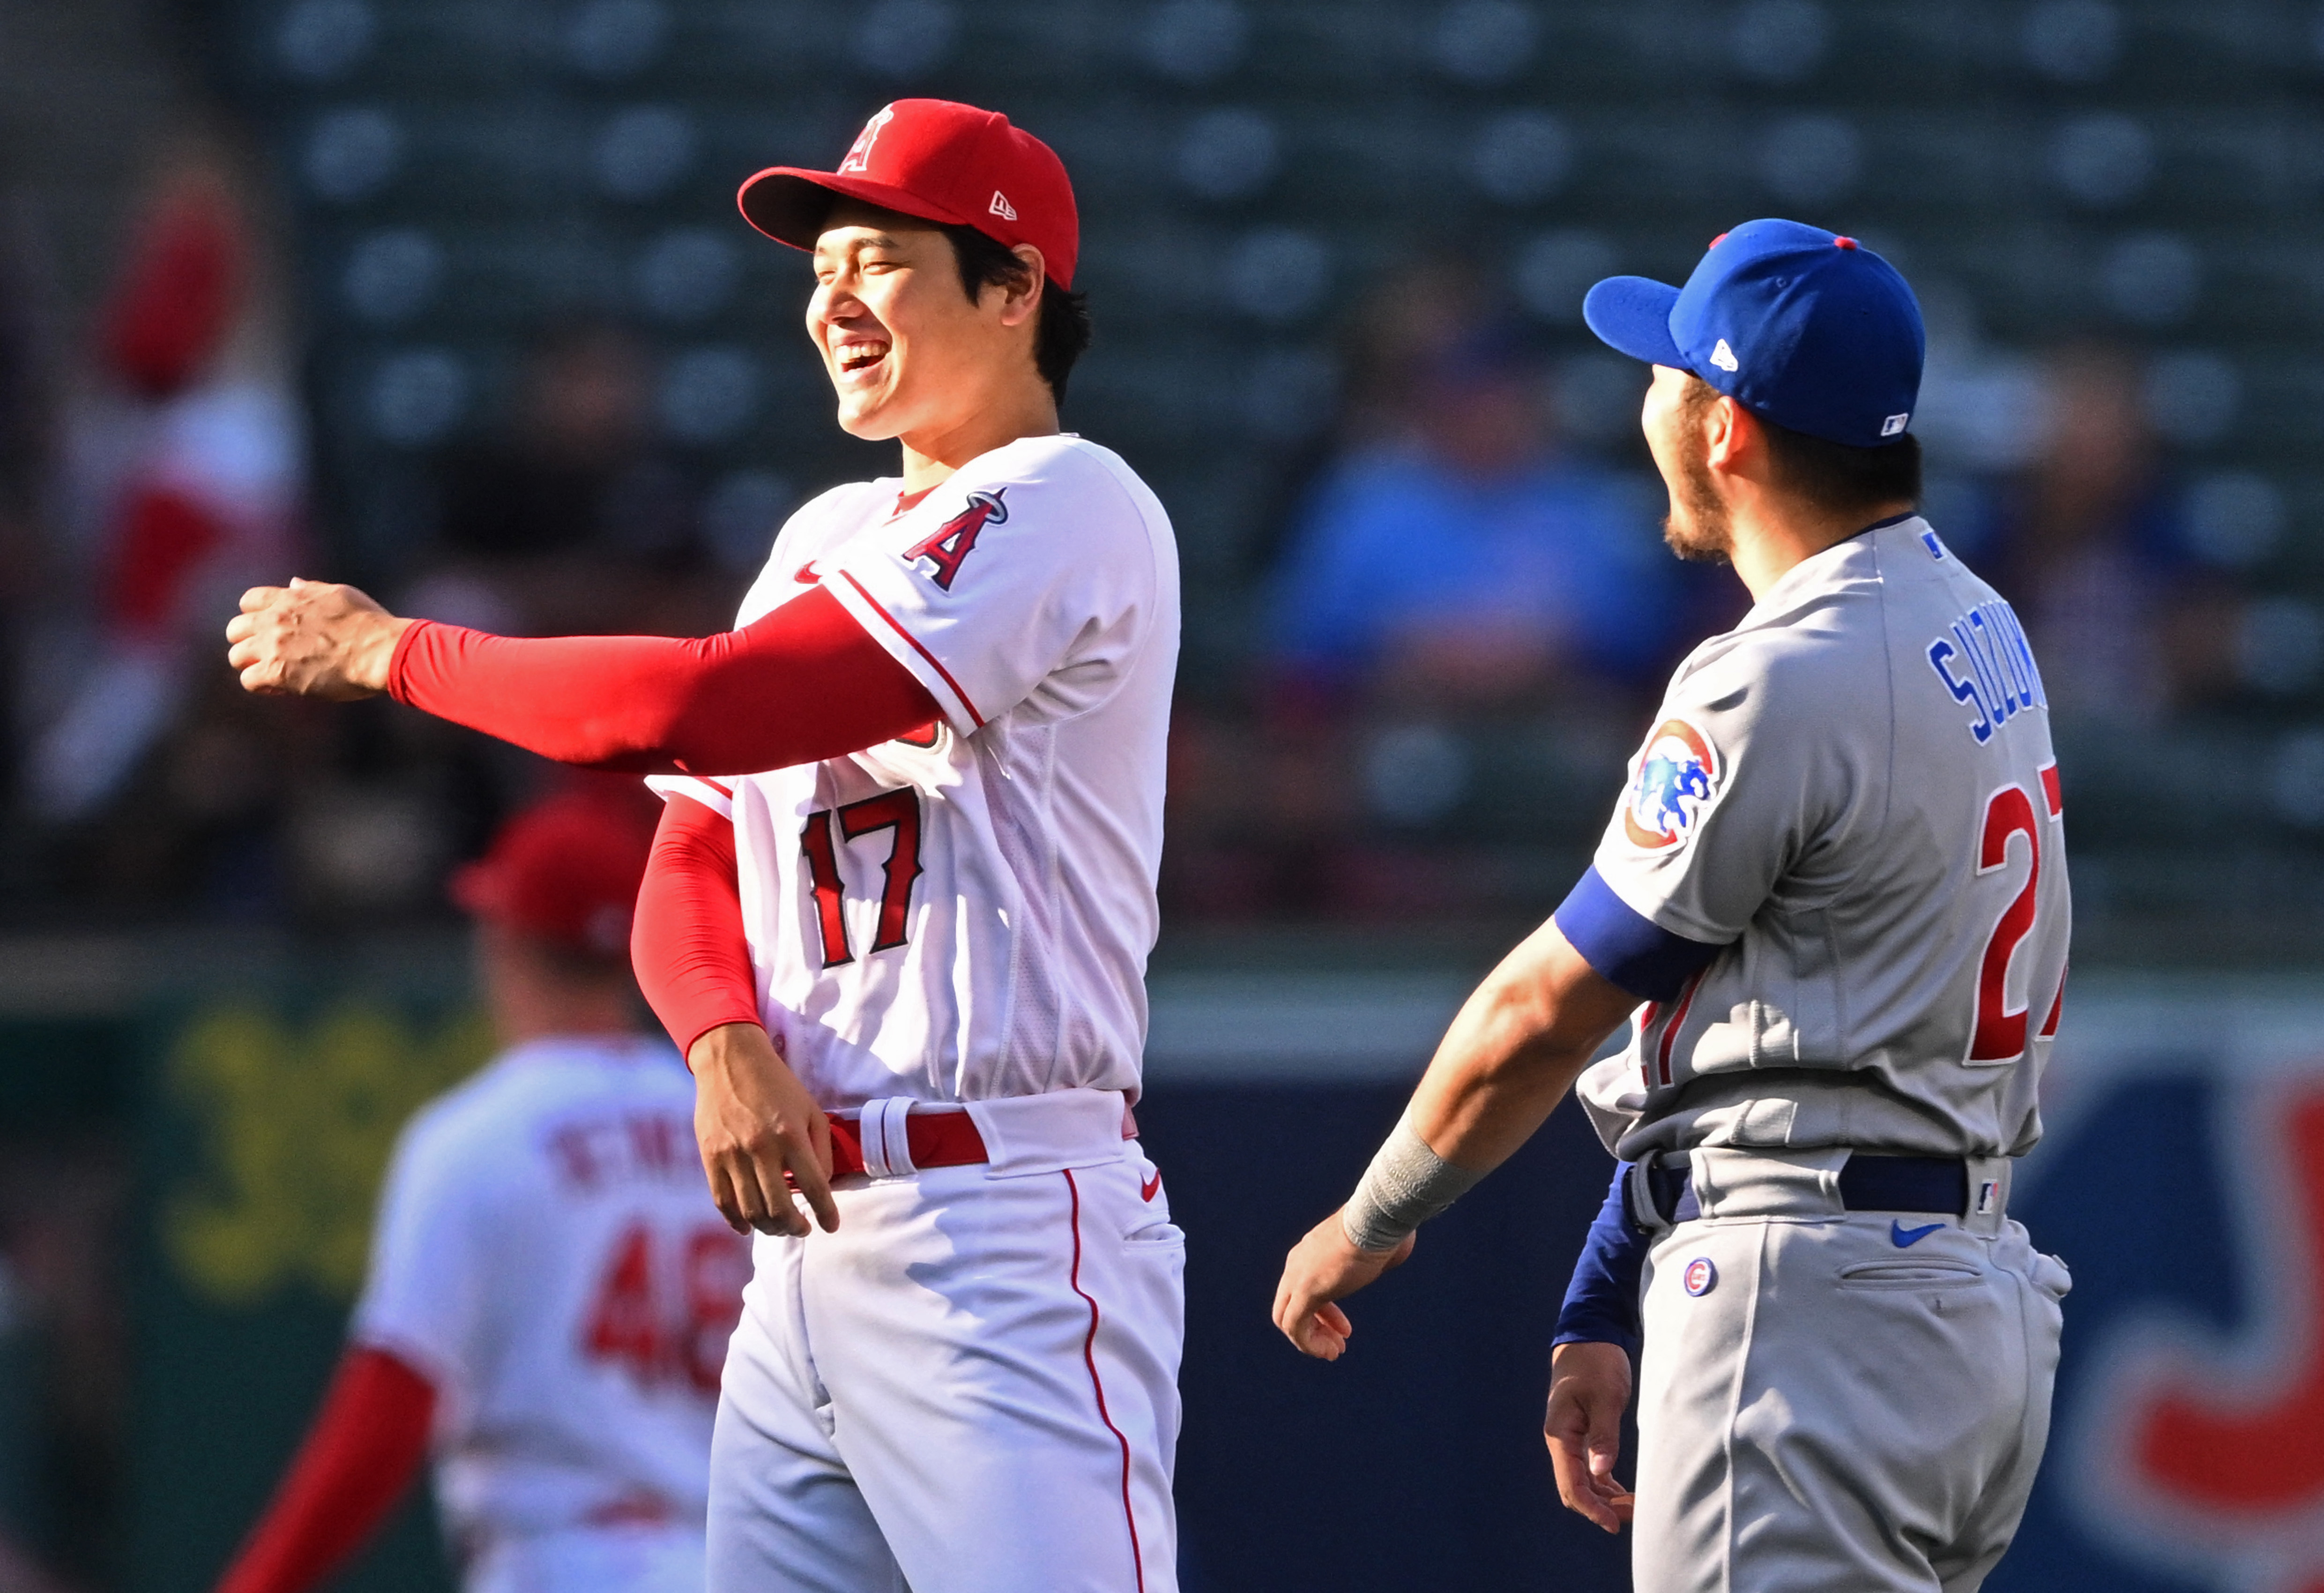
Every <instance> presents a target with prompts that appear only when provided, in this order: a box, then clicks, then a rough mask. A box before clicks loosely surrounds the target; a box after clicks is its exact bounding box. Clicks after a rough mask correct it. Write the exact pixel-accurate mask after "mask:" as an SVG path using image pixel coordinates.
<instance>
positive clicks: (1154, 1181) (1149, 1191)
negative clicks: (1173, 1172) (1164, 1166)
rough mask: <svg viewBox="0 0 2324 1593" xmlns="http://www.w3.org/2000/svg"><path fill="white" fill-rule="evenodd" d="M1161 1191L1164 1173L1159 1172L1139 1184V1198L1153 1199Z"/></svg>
mask: <svg viewBox="0 0 2324 1593" xmlns="http://www.w3.org/2000/svg"><path fill="white" fill-rule="evenodd" d="M1161 1192H1162V1175H1161V1174H1160V1173H1158V1172H1157V1173H1156V1174H1155V1175H1154V1176H1153V1177H1152V1178H1149V1179H1148V1180H1147V1181H1145V1182H1144V1183H1142V1184H1140V1185H1139V1189H1138V1198H1139V1199H1141V1200H1151V1199H1153V1198H1154V1197H1155V1196H1157V1195H1158V1194H1160V1193H1161Z"/></svg>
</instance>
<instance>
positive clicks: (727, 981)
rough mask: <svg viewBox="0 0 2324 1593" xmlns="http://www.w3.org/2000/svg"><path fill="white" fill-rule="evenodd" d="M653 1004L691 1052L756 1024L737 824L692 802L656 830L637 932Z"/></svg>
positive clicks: (666, 811)
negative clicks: (723, 1030)
mask: <svg viewBox="0 0 2324 1593" xmlns="http://www.w3.org/2000/svg"><path fill="white" fill-rule="evenodd" d="M630 960H631V963H632V966H633V967H635V968H636V969H637V975H638V988H639V989H641V991H643V992H644V993H645V998H646V1002H647V1005H650V1006H651V1007H652V1008H653V1010H654V1015H655V1016H656V1017H658V1018H659V1019H660V1020H661V1023H662V1027H663V1028H665V1029H667V1030H669V1037H670V1039H671V1040H673V1041H675V1042H677V1043H678V1053H679V1054H680V1055H681V1056H682V1055H685V1054H686V1053H687V1052H688V1051H692V1050H693V1049H694V1042H696V1041H697V1040H699V1039H701V1038H702V1036H703V1035H705V1034H706V1033H709V1032H710V1031H711V1030H713V1029H715V1028H717V1027H719V1026H720V1025H721V1024H724V1023H758V1022H759V1021H760V1018H759V991H758V979H757V977H756V976H755V975H754V974H753V973H752V969H751V951H750V947H749V944H748V943H747V942H746V941H745V940H744V939H743V934H742V893H741V889H740V887H739V886H738V884H736V875H735V862H734V826H733V823H732V822H730V821H729V820H726V819H725V818H724V817H722V816H721V815H719V814H717V813H714V812H712V811H711V810H709V809H708V808H706V807H704V806H703V805H702V804H701V803H700V802H697V801H695V800H694V799H693V798H691V797H687V796H679V795H675V794H673V795H671V796H670V797H669V800H668V801H666V802H665V803H664V804H663V806H662V813H661V828H660V829H658V830H656V831H655V832H654V844H653V854H652V857H650V860H649V861H648V862H647V864H646V876H645V883H644V884H642V885H641V886H640V887H639V889H638V910H637V917H636V919H635V920H634V927H633V928H632V931H631V934H630Z"/></svg>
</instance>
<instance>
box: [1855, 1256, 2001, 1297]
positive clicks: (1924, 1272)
mask: <svg viewBox="0 0 2324 1593" xmlns="http://www.w3.org/2000/svg"><path fill="white" fill-rule="evenodd" d="M1836 1281H1837V1282H1838V1283H1839V1284H1840V1287H1841V1288H1843V1289H1927V1288H1930V1287H1932V1286H1941V1287H1944V1288H1950V1289H1958V1288H1960V1287H1962V1286H1963V1285H1965V1284H1969V1283H1984V1282H1985V1273H1983V1272H1981V1271H1979V1270H1978V1268H1976V1267H1973V1266H1971V1265H1969V1263H1967V1262H1965V1261H1946V1260H1942V1259H1941V1258H1939V1257H1937V1256H1933V1255H1930V1256H1922V1257H1920V1258H1918V1259H1915V1260H1912V1261H1859V1262H1858V1263H1857V1264H1855V1265H1853V1266H1844V1267H1842V1268H1840V1276H1839V1278H1838V1279H1837V1280H1836Z"/></svg>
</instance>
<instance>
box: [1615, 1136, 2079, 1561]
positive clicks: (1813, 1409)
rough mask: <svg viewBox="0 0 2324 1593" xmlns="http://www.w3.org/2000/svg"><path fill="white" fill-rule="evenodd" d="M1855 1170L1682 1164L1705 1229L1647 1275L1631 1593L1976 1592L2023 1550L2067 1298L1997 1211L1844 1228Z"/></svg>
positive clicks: (2066, 1283)
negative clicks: (1844, 1195) (2013, 1546)
mask: <svg viewBox="0 0 2324 1593" xmlns="http://www.w3.org/2000/svg"><path fill="white" fill-rule="evenodd" d="M1846 1154H1847V1153H1846V1152H1844V1151H1842V1152H1808V1153H1777V1154H1757V1153H1747V1152H1740V1151H1733V1150H1698V1151H1696V1152H1694V1153H1692V1156H1693V1159H1694V1167H1695V1170H1696V1173H1695V1189H1696V1192H1697V1194H1698V1196H1699V1197H1700V1198H1701V1199H1702V1202H1703V1206H1704V1209H1705V1212H1706V1216H1705V1217H1704V1218H1702V1219H1701V1220H1697V1221H1689V1222H1683V1223H1681V1224H1679V1225H1677V1226H1676V1227H1671V1228H1669V1229H1668V1230H1667V1231H1665V1232H1664V1233H1663V1234H1662V1235H1661V1236H1660V1237H1659V1238H1658V1239H1657V1240H1656V1242H1655V1246H1654V1249H1653V1252H1652V1253H1651V1255H1650V1257H1649V1259H1648V1264H1647V1270H1646V1283H1645V1308H1646V1310H1645V1320H1646V1340H1645V1349H1644V1352H1643V1354H1642V1356H1641V1357H1640V1361H1639V1381H1638V1469H1637V1517H1636V1520H1635V1521H1634V1523H1633V1524H1632V1527H1631V1531H1632V1533H1633V1542H1632V1548H1631V1573H1632V1578H1633V1585H1634V1587H1635V1588H1637V1593H1907V1590H1909V1593H1939V1590H1941V1593H1974V1589H1976V1588H1978V1586H1979V1585H1980V1584H1981V1583H1982V1582H1983V1581H1984V1579H1985V1578H1986V1575H1987V1573H1988V1572H1989V1571H1991V1570H1992V1569H1993V1567H1994V1565H1995V1563H1996V1562H1997V1561H1999V1560H2000V1558H2001V1556H2002V1552H2003V1551H2005V1550H2006V1549H2007V1548H2008V1546H2009V1542H2010V1539H2011V1538H2012V1537H2013V1536H2014V1535H2015V1533H2016V1531H2017V1524H2018V1520H2019V1518H2020V1517H2021V1516H2023V1515H2024V1513H2025V1501H2026V1497H2027V1496H2028V1495H2029V1494H2030V1493H2031V1491H2032V1489H2033V1476H2034V1473H2035V1471H2036V1470H2037V1469H2038V1468H2040V1466H2041V1462H2042V1451H2043V1445H2044V1444H2045V1443H2046V1441H2047V1440H2048V1436H2049V1428H2050V1396H2051V1385H2052V1378H2053V1376H2054V1375H2055V1373H2056V1371H2057V1366H2058V1335H2059V1328H2060V1322H2061V1313H2060V1310H2059V1301H2061V1300H2062V1299H2063V1298H2064V1296H2065V1293H2066V1291H2067V1289H2068V1288H2069V1287H2070V1286H2071V1280H2070V1278H2069V1276H2068V1274H2067V1272H2066V1269H2065V1267H2064V1265H2063V1264H2061V1263H2060V1262H2059V1261H2058V1260H2057V1259H2056V1258H2055V1257H2052V1256H2049V1255H2043V1254H2042V1253H2041V1252H2040V1251H2037V1250H2035V1249H2034V1248H2033V1245H2032V1244H2031V1242H2030V1241H2029V1240H2028V1238H2027V1236H2026V1233H2025V1230H2024V1227H2021V1226H2020V1225H2018V1224H2017V1223H2015V1222H2012V1221H2009V1220H2008V1219H2007V1218H2006V1215H2005V1214H2004V1212H2003V1211H2002V1210H2001V1209H1998V1206H1997V1209H1995V1210H1993V1211H1991V1212H1989V1213H1987V1214H1986V1215H1984V1216H1981V1217H1971V1218H1953V1217H1940V1216H1934V1215H1928V1214H1914V1213H1894V1212H1876V1211H1848V1210H1845V1209H1842V1208H1841V1207H1840V1200H1839V1194H1838V1185H1837V1178H1836V1170H1837V1168H1838V1166H1839V1163H1840V1162H1841V1161H1843V1160H1844V1159H1845V1157H1846ZM2000 1187H2002V1188H2004V1189H2006V1175H2005V1178H2004V1182H2003V1183H2002V1184H2001V1186H2000ZM1900 1238H1901V1239H1902V1240H1903V1241H1904V1242H1902V1243H1900V1242H1899V1241H1900Z"/></svg>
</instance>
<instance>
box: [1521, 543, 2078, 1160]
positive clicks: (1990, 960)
mask: <svg viewBox="0 0 2324 1593" xmlns="http://www.w3.org/2000/svg"><path fill="white" fill-rule="evenodd" d="M1556 916H1557V923H1558V926H1559V928H1560V929H1561V930H1562V931H1563V932H1564V934H1565V936H1566V938H1567V939H1568V940H1571V941H1572V943H1573V945H1574V947H1575V949H1578V950H1579V951H1580V952H1581V953H1582V956H1583V957H1584V958H1586V959H1588V960H1589V962H1590V964H1591V967H1592V968H1596V969H1597V970H1598V971H1599V972H1600V974H1602V975H1604V976H1605V977H1608V978H1609V979H1610V980H1612V981H1613V982H1614V983H1615V984H1616V985H1618V986H1621V987H1622V988H1624V989H1626V990H1628V991H1630V992H1632V993H1633V994H1636V995H1637V996H1641V997H1644V998H1646V1005H1644V1006H1643V1007H1641V1008H1640V1009H1639V1011H1638V1014H1637V1019H1636V1023H1635V1033H1634V1034H1633V1037H1632V1040H1631V1043H1630V1046H1629V1049H1628V1051H1627V1052H1625V1053H1624V1054H1623V1055H1621V1056H1618V1057H1615V1058H1610V1059H1609V1060H1605V1061H1603V1062H1600V1063H1599V1064H1597V1065H1596V1066H1594V1067H1592V1068H1591V1069H1590V1070H1588V1071H1587V1072H1586V1073H1585V1074H1584V1075H1583V1076H1582V1081H1581V1083H1580V1085H1579V1086H1578V1088H1577V1093H1578V1094H1579V1095H1580V1096H1581V1098H1582V1101H1583V1104H1584V1106H1585V1107H1587V1108H1588V1110H1589V1111H1590V1113H1591V1118H1592V1121H1593V1122H1594V1123H1595V1124H1596V1125H1597V1126H1598V1130H1599V1133H1600V1135H1601V1137H1603V1138H1604V1139H1605V1141H1606V1142H1607V1144H1608V1146H1609V1148H1610V1149H1612V1150H1613V1151H1614V1152H1615V1153H1616V1154H1617V1155H1618V1156H1621V1157H1623V1158H1624V1159H1626V1160H1637V1158H1639V1157H1641V1156H1643V1155H1646V1154H1647V1153H1652V1152H1656V1151H1681V1150H1685V1149H1689V1148H1692V1147H1693V1146H1696V1145H1733V1146H1738V1147H1751V1148H1757V1149H1794V1150H1805V1149H1811V1148H1817V1147H1824V1146H1834V1145H1847V1146H1851V1147H1855V1148H1857V1149H1871V1150H1881V1151H1890V1152H1898V1153H1914V1154H1927V1155H1992V1154H2005V1155H2023V1154H2024V1153H2025V1152H2026V1151H2028V1150H2030V1149H2031V1148H2032V1147H2033V1144H2034V1142H2035V1141H2036V1140H2037V1139H2039V1138H2040V1137H2041V1132H2042V1129H2041V1116H2040V1113H2039V1110H2038V1107H2037V1104H2036V1088H2037V1086H2038V1084H2039V1082H2040V1078H2041V1071H2042V1067H2043V1062H2044V1060H2046V1058H2047V1055H2048V1051H2049V1048H2050V1040H2051V1037H2052V1035H2054V1034H2055V1033H2056V1031H2057V1024H2058V1017H2059V1010H2060V1006H2061V1001H2062V996H2063V985H2064V979H2065V972H2066V942H2067V936H2068V931H2069V929H2070V917H2071V910H2070V903H2069V899H2068V894H2067V888H2066V857H2065V841H2064V824H2063V820H2062V809H2061V801H2060V794H2059V784H2058V773H2057V766H2056V762H2055V759H2054V756H2053V755H2052V751H2051V746H2050V726H2049V709H2048V704H2047V702H2046V700H2045V699H2044V698H2043V690H2042V681H2041V675H2040V673H2039V671H2037V670H2036V669H2035V667H2034V663H2033V652H2032V650H2031V649H2030V648H2029V647H2028V646H2027V644H2026V641H2025V636H2024V631H2023V630H2022V629H2021V628H2020V627H2019V625H2018V624H2017V620H2016V617H2015V615H2013V614H2012V613H2011V612H2010V609H2009V606H2008V605H2007V604H2006V603H2004V602H2003V601H2002V600H2001V599H2000V598H1999V597H1997V596H1996V595H1995V593H1994V590H1993V588H1991V587H1989V586H1987V585H1986V583H1985V582H1984V581H1982V580H1980V579H1978V577H1977V576H1976V575H1975V574H1973V573H1972V572H1970V571H1969V570H1967V569H1966V568H1964V567H1963V566H1962V564H1961V563H1960V560H1958V559H1956V558H1955V557H1953V555H1952V554H1951V553H1950V551H1948V550H1947V549H1946V547H1945V545H1944V544H1943V542H1941V541H1940V540H1939V539H1938V537H1937V535H1936V533H1934V532H1933V531H1932V530H1930V529H1929V526H1928V524H1927V523H1926V522H1925V521H1923V520H1922V519H1920V518H1919V517H1917V516H1908V517H1905V518H1903V519H1900V520H1897V521H1894V522H1890V523H1884V524H1882V525H1879V526H1876V527H1874V528H1873V529H1872V530H1870V531H1867V532H1865V533H1861V534H1859V535H1858V536H1855V537H1852V538H1850V539H1849V540H1848V541H1846V542H1841V543H1840V544H1838V545H1837V546H1835V547H1832V548H1830V549H1827V550H1825V551H1823V552H1821V553H1819V554H1817V555H1815V556H1814V557H1813V558H1812V559H1808V560H1804V561H1803V562H1802V563H1801V564H1799V565H1798V566H1797V567H1795V568H1794V569H1793V570H1791V571H1790V572H1789V573H1787V574H1786V575H1785V576H1784V578H1783V579H1782V580H1780V581H1778V582H1777V583H1776V584H1775V588H1773V589H1772V590H1770V591H1769V592H1768V593H1767V594H1766V597H1764V598H1763V599H1762V600H1761V601H1760V602H1758V603H1757V605H1755V606H1754V607H1753V608H1752V609H1751V611H1750V613H1749V614H1748V615H1747V616H1744V619H1743V622H1742V623H1741V624H1740V625H1738V626H1737V627H1736V628H1735V629H1734V630H1732V631H1730V632H1728V633H1727V634H1724V635H1720V636H1716V637H1713V638H1712V639H1711V640H1710V641H1708V642H1705V643H1704V644H1702V645H1701V646H1700V647H1698V648H1696V649H1695V651H1694V652H1693V653H1692V654H1691V655H1690V656H1689V657H1688V658H1687V660H1686V662H1684V663H1683V664H1681V665H1680V666H1679V669H1678V671H1677V673H1676V675H1675V676H1674V677H1673V679H1672V681H1671V685H1670V689H1669V691H1668V693H1667V694H1666V696H1665V699H1664V701H1663V706H1662V708H1661V709H1660V710H1659V711H1658V712H1657V714H1656V715H1655V728H1654V729H1653V730H1652V732H1650V733H1649V735H1648V736H1647V737H1646V745H1645V746H1643V747H1642V748H1641V749H1640V750H1639V753H1638V756H1637V761H1636V763H1635V764H1633V765H1632V769H1631V779H1630V783H1629V786H1628V790H1627V791H1626V792H1625V793H1624V795H1623V798H1622V801H1621V803H1620V806H1619V808H1618V810H1617V811H1616V813H1615V814H1614V817H1613V821H1612V822H1611V823H1610V824H1609V826H1608V827H1607V829H1606V834H1605V838H1604V839H1603V840H1602V841H1600V844H1599V847H1598V852H1597V856H1596V859H1595V862H1594V865H1593V866H1592V867H1591V870H1590V872H1589V873H1588V874H1587V875H1584V876H1583V877H1582V883H1581V884H1579V885H1578V886H1576V887H1575V889H1574V892H1573V894H1572V895H1571V896H1570V897H1568V898H1567V900H1566V902H1565V903H1564V904H1563V906H1561V907H1560V908H1559V909H1558V911H1557V915H1556Z"/></svg>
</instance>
